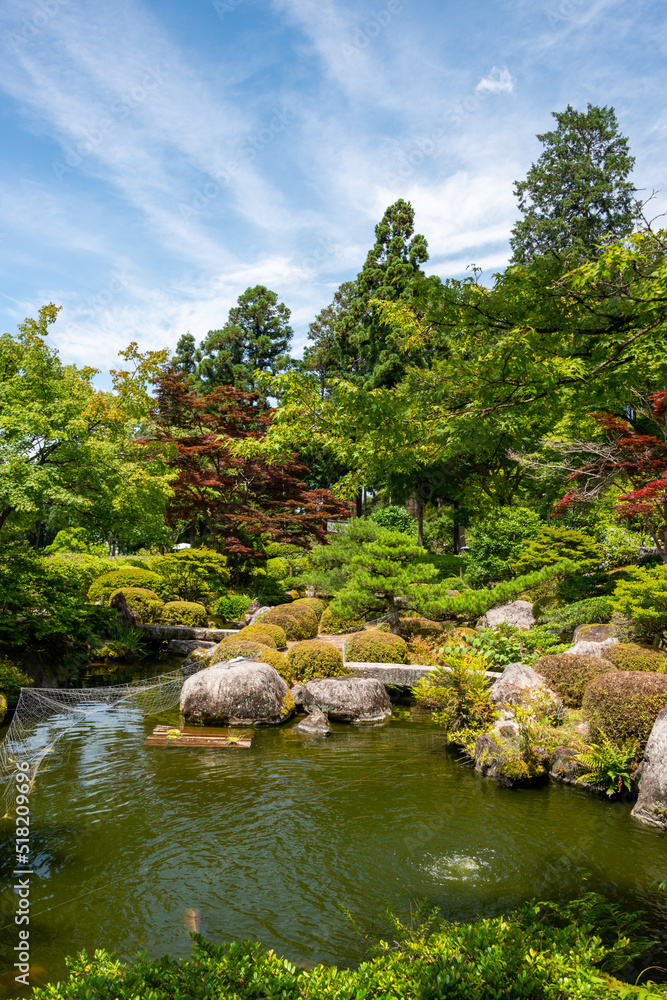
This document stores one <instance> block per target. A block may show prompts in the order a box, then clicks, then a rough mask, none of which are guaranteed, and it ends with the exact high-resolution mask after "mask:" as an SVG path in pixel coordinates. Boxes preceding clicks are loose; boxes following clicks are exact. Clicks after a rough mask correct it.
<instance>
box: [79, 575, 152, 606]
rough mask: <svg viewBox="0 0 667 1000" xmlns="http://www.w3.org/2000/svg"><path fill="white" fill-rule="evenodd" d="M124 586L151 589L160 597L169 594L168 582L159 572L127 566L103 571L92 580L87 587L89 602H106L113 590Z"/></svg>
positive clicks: (122, 588) (121, 588)
mask: <svg viewBox="0 0 667 1000" xmlns="http://www.w3.org/2000/svg"><path fill="white" fill-rule="evenodd" d="M126 587H140V588H142V589H146V590H152V591H154V592H155V594H156V595H157V596H158V597H160V598H161V599H164V598H165V597H169V596H170V594H171V590H170V587H169V584H168V583H167V581H166V580H165V579H164V578H163V577H162V576H160V574H159V573H153V572H152V571H151V570H148V569H138V568H136V567H129V568H126V569H115V570H112V572H111V573H103V574H102V576H99V577H98V578H97V579H96V580H94V581H93V583H91V585H90V587H89V588H88V600H89V601H90V603H91V604H94V603H95V602H97V601H102V603H103V604H106V603H107V601H108V600H109V598H110V597H111V595H112V594H113V593H114V591H116V590H124V589H125V588H126Z"/></svg>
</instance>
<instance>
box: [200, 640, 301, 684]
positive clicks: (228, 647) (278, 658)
mask: <svg viewBox="0 0 667 1000" xmlns="http://www.w3.org/2000/svg"><path fill="white" fill-rule="evenodd" d="M236 656H246V657H247V658H248V659H251V660H259V661H260V663H268V664H269V666H271V667H273V668H274V669H275V670H277V671H278V673H279V674H280V676H281V677H282V678H283V680H287V678H288V677H289V664H288V662H287V657H285V656H284V655H283V654H282V653H279V652H278V650H277V649H271V648H270V647H269V646H265V645H264V644H263V643H261V642H251V641H249V640H248V641H245V642H244V641H243V640H239V639H237V638H236V636H228V637H227V638H226V639H223V640H222V642H221V643H219V644H218V646H217V647H216V649H215V652H214V653H213V655H212V656H211V661H210V662H211V666H213V665H214V664H215V663H223V662H224V661H225V660H232V659H234V657H236Z"/></svg>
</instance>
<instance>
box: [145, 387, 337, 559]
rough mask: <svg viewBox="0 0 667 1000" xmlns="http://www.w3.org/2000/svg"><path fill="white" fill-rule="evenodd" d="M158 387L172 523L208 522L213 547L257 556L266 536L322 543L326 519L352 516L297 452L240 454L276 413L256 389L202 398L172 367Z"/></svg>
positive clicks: (225, 390)
mask: <svg viewBox="0 0 667 1000" xmlns="http://www.w3.org/2000/svg"><path fill="white" fill-rule="evenodd" d="M155 386H156V403H155V406H154V407H153V409H152V411H151V415H152V417H153V420H154V421H155V425H156V430H155V433H154V435H153V437H152V438H151V441H153V442H160V443H161V444H162V445H163V446H166V451H167V455H168V464H169V466H170V467H171V468H172V469H174V470H175V471H176V473H177V475H176V478H175V480H174V481H173V482H172V484H171V485H172V489H173V490H174V497H173V499H172V500H171V501H170V503H169V505H168V509H167V516H168V519H169V521H170V522H172V523H177V522H179V521H180V522H182V523H185V524H187V525H191V526H192V527H193V528H195V527H197V528H200V527H201V526H205V529H206V530H207V531H208V533H209V534H210V540H211V544H212V545H213V546H214V547H215V548H216V549H218V550H219V551H221V552H225V553H228V554H230V555H236V556H240V557H250V558H252V557H256V556H258V555H259V554H260V540H261V537H262V536H263V537H264V538H266V537H268V538H270V539H272V540H274V541H279V542H291V543H294V544H297V545H299V544H300V545H306V544H308V542H311V541H313V540H314V541H319V542H322V541H324V540H325V535H326V522H327V520H329V519H335V518H344V517H346V516H347V515H348V514H349V505H348V504H344V503H341V502H340V501H339V500H337V499H336V497H334V496H333V494H332V493H330V492H329V491H328V490H323V489H314V490H313V489H309V488H308V486H307V484H306V483H304V481H303V478H304V475H305V474H306V473H307V471H308V470H307V468H306V467H305V466H304V465H302V464H300V463H299V462H297V461H296V460H295V459H294V458H293V457H292V456H289V457H287V458H282V459H280V460H279V461H275V462H272V461H270V460H267V459H265V458H263V457H256V456H252V455H251V456H249V457H246V456H245V455H240V454H238V453H235V451H234V449H233V445H234V444H235V443H237V442H240V441H251V440H259V439H261V438H262V437H263V436H264V435H265V434H266V430H267V427H268V425H269V423H270V421H271V419H272V418H271V413H270V411H269V412H267V410H265V409H264V408H262V406H260V405H258V404H257V401H256V395H254V394H252V393H243V392H239V391H238V390H236V389H234V388H233V387H232V386H222V387H221V388H219V389H216V390H215V391H214V392H211V393H209V394H208V395H207V396H204V397H199V396H197V395H196V394H195V393H193V392H191V391H190V390H189V388H188V385H187V382H186V378H185V376H184V375H182V374H180V373H177V372H174V371H173V370H171V369H170V370H166V371H164V372H163V373H162V374H161V375H160V376H159V377H158V378H157V379H156V380H155ZM146 443H147V444H149V442H146Z"/></svg>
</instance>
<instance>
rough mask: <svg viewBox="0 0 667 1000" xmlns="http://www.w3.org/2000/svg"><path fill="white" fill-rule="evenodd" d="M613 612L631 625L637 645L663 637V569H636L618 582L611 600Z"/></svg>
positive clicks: (666, 624)
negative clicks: (627, 620)
mask: <svg viewBox="0 0 667 1000" xmlns="http://www.w3.org/2000/svg"><path fill="white" fill-rule="evenodd" d="M611 606H612V608H613V610H614V611H616V612H617V613H618V614H620V615H622V616H623V617H624V618H626V619H629V620H630V621H631V622H632V628H633V631H634V634H635V637H636V639H637V640H638V641H639V642H647V643H653V642H656V643H657V642H661V641H663V640H664V639H665V638H667V566H665V565H663V566H656V567H654V568H652V569H651V568H648V569H644V568H639V567H638V568H637V569H634V570H632V571H631V572H630V579H629V580H621V582H620V583H619V584H618V585H617V587H616V589H615V591H614V593H613V596H612V598H611Z"/></svg>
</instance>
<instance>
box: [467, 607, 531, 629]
mask: <svg viewBox="0 0 667 1000" xmlns="http://www.w3.org/2000/svg"><path fill="white" fill-rule="evenodd" d="M505 623H507V624H508V625H514V626H516V628H531V627H532V626H533V625H534V624H535V615H534V614H533V605H532V604H531V603H530V601H510V603H509V604H502V605H501V606H500V607H499V608H491V610H490V611H487V612H486V614H485V615H482V617H481V618H480V620H479V621H478V622H477V625H478V627H483V626H484V627H486V628H497V627H498V626H499V625H503V624H505Z"/></svg>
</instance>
